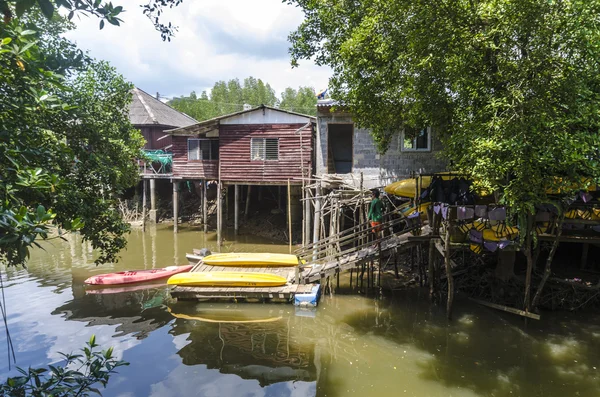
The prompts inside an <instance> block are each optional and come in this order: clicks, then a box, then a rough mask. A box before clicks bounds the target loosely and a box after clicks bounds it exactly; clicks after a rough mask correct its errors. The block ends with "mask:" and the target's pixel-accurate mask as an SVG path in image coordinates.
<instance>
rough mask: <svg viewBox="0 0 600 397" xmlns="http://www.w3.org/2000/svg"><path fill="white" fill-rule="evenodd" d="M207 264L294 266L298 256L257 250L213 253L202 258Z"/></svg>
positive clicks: (296, 263) (296, 264)
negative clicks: (256, 251)
mask: <svg viewBox="0 0 600 397" xmlns="http://www.w3.org/2000/svg"><path fill="white" fill-rule="evenodd" d="M202 261H203V262H204V263H205V264H207V265H212V266H231V267H294V266H298V257H297V256H296V255H291V254H269V253H255V252H231V253H226V254H212V255H208V256H205V257H204V259H203V260H202Z"/></svg>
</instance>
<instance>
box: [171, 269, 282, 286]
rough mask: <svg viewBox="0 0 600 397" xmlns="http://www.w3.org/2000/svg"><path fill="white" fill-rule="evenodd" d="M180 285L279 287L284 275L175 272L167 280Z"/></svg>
mask: <svg viewBox="0 0 600 397" xmlns="http://www.w3.org/2000/svg"><path fill="white" fill-rule="evenodd" d="M167 284H169V285H179V286H182V287H280V286H282V285H285V284H287V280H286V279H285V278H284V277H281V276H277V275H275V274H269V273H251V272H247V273H245V272H208V273H184V274H176V275H174V276H172V277H170V278H169V280H168V281H167Z"/></svg>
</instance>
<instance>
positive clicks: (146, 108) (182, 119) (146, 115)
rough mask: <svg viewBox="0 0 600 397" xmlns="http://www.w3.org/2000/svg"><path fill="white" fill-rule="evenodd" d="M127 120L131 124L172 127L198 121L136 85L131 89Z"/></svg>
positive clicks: (185, 125)
mask: <svg viewBox="0 0 600 397" xmlns="http://www.w3.org/2000/svg"><path fill="white" fill-rule="evenodd" d="M129 121H131V124H133V125H165V126H172V127H187V126H189V125H193V124H196V123H197V122H198V121H196V120H194V119H193V118H191V117H190V116H188V115H187V114H185V113H181V112H179V111H177V110H175V109H173V108H172V107H170V106H169V105H167V104H166V103H163V102H161V101H159V100H158V99H156V98H155V97H153V96H152V95H150V94H148V93H147V92H145V91H143V90H140V89H139V88H137V87H135V88H134V89H133V99H132V101H131V104H130V105H129Z"/></svg>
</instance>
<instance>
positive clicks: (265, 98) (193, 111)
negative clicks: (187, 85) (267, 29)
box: [169, 77, 317, 121]
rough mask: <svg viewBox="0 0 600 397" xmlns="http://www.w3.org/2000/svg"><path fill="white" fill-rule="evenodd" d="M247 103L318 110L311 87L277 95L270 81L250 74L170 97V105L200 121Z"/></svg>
mask: <svg viewBox="0 0 600 397" xmlns="http://www.w3.org/2000/svg"><path fill="white" fill-rule="evenodd" d="M244 104H248V105H251V106H259V105H267V106H277V107H279V108H281V109H285V110H290V111H294V112H298V113H305V114H315V113H316V107H315V106H316V104H317V98H316V96H315V93H314V90H313V89H312V88H311V87H299V89H298V90H295V89H293V88H289V87H288V88H286V89H285V91H284V92H283V93H282V95H281V99H278V98H277V96H276V95H275V90H274V89H273V88H272V87H271V86H270V85H269V83H264V82H263V81H262V80H261V79H256V78H254V77H248V78H245V79H244V82H243V83H242V84H241V83H240V81H239V79H232V80H229V81H227V82H225V81H217V82H216V83H215V85H214V86H213V87H212V89H211V90H210V94H209V93H207V92H206V91H203V92H202V94H200V96H199V97H198V96H197V95H196V93H195V92H192V93H191V94H190V95H189V96H183V97H179V98H174V99H172V100H171V101H169V105H171V106H172V107H174V108H175V109H177V110H179V111H180V112H183V113H185V114H187V115H189V116H191V117H193V118H195V119H196V120H199V121H202V120H208V119H211V118H213V117H218V116H222V115H225V114H229V113H234V112H239V111H241V110H243V107H244Z"/></svg>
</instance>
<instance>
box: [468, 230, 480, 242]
mask: <svg viewBox="0 0 600 397" xmlns="http://www.w3.org/2000/svg"><path fill="white" fill-rule="evenodd" d="M469 240H471V241H472V242H474V243H478V244H481V243H482V242H483V233H481V232H480V231H479V230H475V229H471V230H469Z"/></svg>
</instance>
